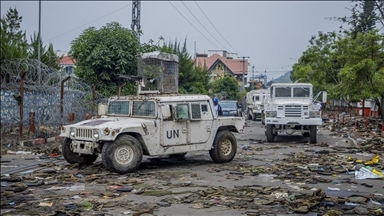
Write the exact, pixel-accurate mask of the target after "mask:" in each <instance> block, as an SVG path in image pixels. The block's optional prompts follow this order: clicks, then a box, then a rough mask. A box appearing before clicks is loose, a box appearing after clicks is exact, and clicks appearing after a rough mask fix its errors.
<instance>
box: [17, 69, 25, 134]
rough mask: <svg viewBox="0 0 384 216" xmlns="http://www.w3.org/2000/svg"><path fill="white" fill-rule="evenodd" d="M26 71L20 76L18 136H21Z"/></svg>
mask: <svg viewBox="0 0 384 216" xmlns="http://www.w3.org/2000/svg"><path fill="white" fill-rule="evenodd" d="M25 75H27V72H24V73H23V74H22V75H21V78H20V95H19V96H20V99H19V100H20V104H19V106H20V124H19V136H20V138H21V137H22V136H23V116H24V78H25Z"/></svg>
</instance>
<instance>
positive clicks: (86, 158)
mask: <svg viewBox="0 0 384 216" xmlns="http://www.w3.org/2000/svg"><path fill="white" fill-rule="evenodd" d="M71 143H72V140H71V139H70V138H65V140H64V141H63V143H62V144H61V151H62V153H63V157H64V159H65V160H66V161H67V162H68V163H70V164H75V163H78V164H92V163H93V162H95V160H96V159H97V158H98V155H87V154H78V153H75V152H73V151H72V150H71Z"/></svg>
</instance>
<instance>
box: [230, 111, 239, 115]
mask: <svg viewBox="0 0 384 216" xmlns="http://www.w3.org/2000/svg"><path fill="white" fill-rule="evenodd" d="M229 114H231V115H236V114H237V111H231V112H229Z"/></svg>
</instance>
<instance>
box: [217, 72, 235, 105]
mask: <svg viewBox="0 0 384 216" xmlns="http://www.w3.org/2000/svg"><path fill="white" fill-rule="evenodd" d="M239 88H240V87H239V84H238V82H237V80H236V78H234V77H230V76H226V77H224V78H222V79H218V80H215V81H213V83H212V91H213V93H214V94H215V95H221V96H224V97H225V99H226V100H240V99H241V94H240V89H239Z"/></svg>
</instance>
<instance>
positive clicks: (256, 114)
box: [247, 89, 268, 121]
mask: <svg viewBox="0 0 384 216" xmlns="http://www.w3.org/2000/svg"><path fill="white" fill-rule="evenodd" d="M266 95H268V90H266V89H257V90H252V91H250V92H248V93H247V114H248V119H249V120H253V121H256V120H261V119H262V116H261V114H262V111H263V110H264V97H266Z"/></svg>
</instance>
